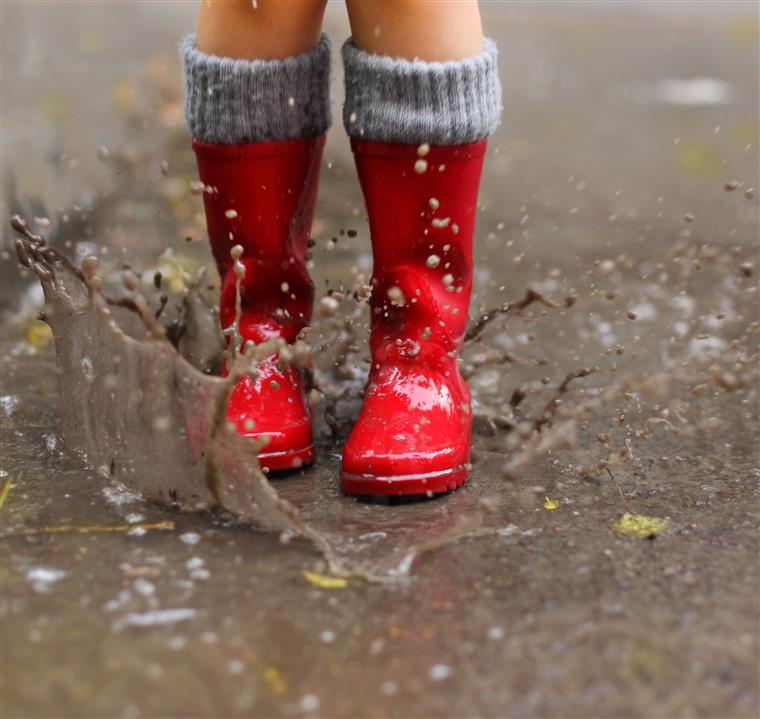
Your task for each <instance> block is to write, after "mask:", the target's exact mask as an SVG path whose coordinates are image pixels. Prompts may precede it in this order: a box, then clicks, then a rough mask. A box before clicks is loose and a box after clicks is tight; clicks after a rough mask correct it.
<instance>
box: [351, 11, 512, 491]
mask: <svg viewBox="0 0 760 719" xmlns="http://www.w3.org/2000/svg"><path fill="white" fill-rule="evenodd" d="M349 10H350V18H351V22H352V30H353V31H354V33H355V34H354V37H353V39H352V40H349V41H348V42H347V43H346V44H345V45H344V47H343V60H344V63H345V66H346V104H345V106H344V110H343V119H344V123H345V126H346V130H347V131H348V133H349V135H350V136H351V142H352V147H353V150H354V155H355V158H356V165H357V169H358V172H359V179H360V181H361V185H362V191H363V193H364V199H365V203H366V206H367V213H368V215H369V224H370V231H371V235H372V252H373V259H374V269H373V277H372V298H371V307H372V330H371V334H370V351H371V355H372V365H371V369H370V377H369V382H368V385H367V391H366V393H365V400H364V406H363V408H362V411H361V413H360V415H359V418H358V420H357V422H356V425H355V426H354V429H353V431H352V432H351V435H350V437H349V439H348V442H347V443H346V446H345V449H344V452H343V468H342V474H341V485H342V487H343V489H344V491H346V492H348V493H349V494H359V495H362V494H369V495H373V494H380V495H409V494H436V493H440V492H445V491H447V490H449V489H453V488H456V487H458V486H459V485H460V484H462V482H464V481H465V479H466V478H467V475H468V472H469V455H470V432H471V425H472V412H471V408H470V393H469V389H468V387H467V384H466V383H465V381H464V379H463V378H462V375H461V374H460V372H459V367H458V360H459V351H460V349H461V346H462V340H463V337H464V332H465V327H466V324H467V311H468V305H469V299H470V290H471V287H472V237H473V232H474V228H475V211H476V205H477V195H478V185H479V182H480V171H481V167H482V164H483V158H484V154H485V149H486V139H485V138H486V136H487V135H488V134H489V133H490V132H491V131H492V130H493V129H494V127H495V126H496V124H497V122H498V120H499V113H500V97H501V91H500V85H499V79H498V71H497V64H496V59H497V58H496V46H495V45H494V43H493V42H491V41H489V40H484V39H483V37H482V34H481V30H480V19H479V16H478V11H477V5H476V4H475V3H474V2H470V1H468V2H455V1H450V0H442V1H440V2H436V1H435V0H426V1H424V2H388V3H385V2H374V1H368V0H355V1H354V2H352V1H351V0H349ZM383 53H384V54H383ZM415 58H422V59H415Z"/></svg>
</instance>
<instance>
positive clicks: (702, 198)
mask: <svg viewBox="0 0 760 719" xmlns="http://www.w3.org/2000/svg"><path fill="white" fill-rule="evenodd" d="M193 13H194V6H193V4H192V3H176V2H173V3H169V2H165V3H160V2H159V3H122V2H119V3H101V4H97V5H95V4H91V3H85V2H80V3H76V2H65V3H63V2H62V3H54V4H51V3H20V2H3V3H2V20H3V22H2V122H3V131H2V153H3V157H2V162H3V168H2V178H3V192H2V202H3V206H2V214H3V229H2V243H3V247H2V250H3V253H4V254H3V258H2V266H1V267H2V279H3V281H2V288H1V289H0V307H1V308H2V312H3V341H2V367H1V370H0V371H1V372H2V375H1V376H2V390H1V392H0V395H1V396H0V409H1V414H0V422H1V423H2V424H0V428H1V430H2V433H1V436H0V439H1V440H2V455H1V456H2V460H1V461H2V470H1V472H2V476H0V489H2V490H3V493H2V495H0V505H1V506H2V509H1V511H2V532H3V535H2V570H1V572H2V573H1V574H0V580H1V590H2V607H1V615H2V623H3V625H2V644H1V649H2V656H1V658H0V660H1V661H0V680H1V681H2V686H1V688H0V696H1V697H2V700H1V701H2V704H1V705H0V706H1V710H2V715H3V716H6V717H52V716H55V717H95V716H101V717H102V716H108V717H111V716H113V717H170V716H187V717H219V716H225V717H227V716H229V717H232V716H235V717H237V716H240V717H242V716H288V717H290V716H293V717H296V716H325V717H374V716H392V717H410V716H413V717H423V716H436V717H438V716H440V717H463V716H468V717H469V716H494V717H502V716H510V717H589V716H604V717H613V716H614V717H697V716H698V717H716V718H718V717H720V718H723V717H756V716H757V715H758V713H759V711H760V700H759V698H758V661H757V660H758V647H759V645H760V642H759V641H758V640H759V638H760V637H759V633H758V613H759V612H758V610H759V609H760V606H759V604H758V602H759V600H758V597H759V594H758V572H757V569H758V565H757V551H758V498H759V497H758V494H759V492H758V479H759V478H760V464H759V463H758V432H757V410H758V378H757V338H758V302H757V268H758V200H757V192H756V190H754V188H756V187H758V30H757V27H758V9H757V6H756V5H755V4H750V3H725V2H720V3H714V4H713V3H699V4H696V3H695V4H682V3H661V4H657V5H654V4H648V3H647V4H644V3H641V4H639V3H615V4H596V3H594V4H588V3H585V4H567V3H563V4H561V5H560V4H554V3H552V4H549V3H546V4H543V3H541V4H539V3H511V2H510V3H506V2H504V3H498V2H492V3H484V18H485V24H486V30H487V33H488V34H489V35H491V36H492V37H495V38H496V39H497V40H498V42H499V45H500V49H501V71H502V77H503V80H504V104H505V115H504V122H503V124H502V126H501V128H500V129H499V131H498V132H497V133H496V135H495V136H494V137H493V139H492V141H491V143H490V149H489V157H488V161H487V167H486V172H485V176H484V181H483V187H482V192H481V211H480V214H479V217H478V230H477V237H476V254H477V259H478V270H477V274H476V292H475V297H474V300H473V307H472V315H473V317H476V316H477V315H478V314H479V313H480V312H481V311H483V310H485V309H487V308H490V307H493V306H496V305H498V304H501V303H502V302H504V301H508V300H517V299H519V298H521V297H522V296H523V295H524V293H525V291H526V289H527V288H528V287H531V288H534V289H536V290H538V291H540V292H542V293H544V294H545V295H546V296H547V297H549V298H551V299H552V301H553V302H554V303H555V304H557V305H558V306H557V307H547V306H543V305H532V306H531V307H529V308H527V309H526V310H525V312H523V313H522V314H521V315H520V316H517V317H513V318H510V320H509V322H508V323H507V324H506V325H505V324H504V323H502V324H499V323H498V322H495V323H494V324H493V326H492V327H491V328H489V329H488V331H487V332H486V333H485V334H484V335H483V337H482V341H481V342H479V343H473V344H472V345H471V346H469V347H468V350H467V355H466V357H467V367H468V369H469V370H470V371H472V372H473V375H472V379H471V385H472V388H473V393H474V398H475V406H476V410H477V413H478V417H479V419H478V424H477V433H476V438H475V447H474V450H475V460H476V461H475V466H474V471H473V477H472V480H471V481H470V482H469V483H468V485H466V486H465V488H464V489H462V490H461V491H458V492H456V493H454V494H452V495H450V496H448V497H446V498H442V499H438V500H435V501H431V502H421V503H407V504H398V505H377V504H365V503H361V502H357V501H356V500H353V499H350V498H346V497H342V496H341V495H340V493H339V491H338V488H337V484H336V482H337V472H338V467H339V462H340V446H341V442H342V441H344V440H345V437H346V435H347V433H348V431H349V429H350V426H351V422H352V419H353V417H354V416H355V411H356V407H355V406H353V405H351V404H347V405H346V406H345V407H341V408H340V412H339V417H338V419H339V425H338V429H339V433H340V437H339V438H338V441H337V442H333V441H332V439H331V437H330V432H329V430H328V427H327V425H326V423H325V421H324V417H323V410H324V406H323V405H324V403H321V404H318V405H317V417H318V424H317V432H318V437H319V446H320V458H319V461H318V463H317V464H316V466H315V467H314V468H312V469H309V470H307V471H305V472H303V474H302V475H300V476H296V477H293V478H290V479H287V480H282V481H278V482H277V483H276V487H277V489H278V490H279V491H280V492H281V493H282V494H283V496H285V497H287V498H288V499H290V500H291V501H292V502H293V503H294V504H296V505H297V506H298V507H299V508H300V509H301V510H302V512H303V513H304V515H305V516H306V517H307V519H308V520H309V521H310V522H311V523H312V524H313V525H314V526H316V527H318V528H320V529H322V530H323V531H325V532H326V533H329V535H330V536H331V537H332V538H333V539H337V540H339V541H341V542H342V543H343V544H344V545H345V547H346V551H347V552H353V553H355V554H356V555H357V556H361V557H363V558H364V559H366V560H367V561H369V562H370V563H371V564H374V565H376V566H378V567H386V568H387V566H388V565H389V558H391V559H393V558H397V557H400V556H403V555H404V553H405V551H406V550H408V548H409V547H410V546H412V545H415V544H417V545H419V544H420V543H424V542H425V540H427V539H429V538H431V537H436V536H440V535H441V534H444V535H445V534H446V533H449V534H450V535H451V536H455V537H458V538H457V539H456V540H455V541H451V542H448V543H446V544H444V545H443V546H441V547H438V548H433V549H431V550H430V551H429V552H427V553H425V554H423V555H422V556H420V558H419V559H418V561H417V562H416V563H415V565H414V568H413V570H412V572H411V575H410V577H409V578H408V579H406V580H403V581H398V582H393V583H388V584H378V585H376V584H367V583H364V582H361V581H358V580H349V581H348V583H347V584H345V585H344V583H340V582H339V583H338V584H337V585H335V584H334V583H333V584H330V583H329V582H328V583H327V584H325V582H324V580H322V579H320V578H319V573H320V571H322V569H321V567H320V564H319V562H320V558H319V556H318V555H317V554H316V552H315V551H314V549H313V548H312V547H311V546H310V545H308V544H307V543H305V542H302V541H299V540H293V541H291V542H290V543H288V544H283V543H281V542H280V541H279V540H278V537H277V536H275V535H271V534H267V533H265V532H261V531H256V530H253V529H250V528H246V527H240V526H233V525H231V524H230V523H228V522H225V521H223V520H221V519H219V518H218V517H214V516H191V515H181V514H177V513H171V512H168V511H166V510H163V509H161V508H159V507H156V506H153V505H151V504H149V503H146V502H144V501H142V500H141V499H140V497H139V496H136V495H135V494H134V493H131V492H129V491H128V490H127V489H125V488H123V487H115V486H112V485H109V484H104V482H103V480H102V479H101V478H100V477H98V476H97V475H96V474H95V473H94V472H91V471H89V470H87V469H85V468H84V467H83V465H82V463H81V462H80V461H79V460H78V459H77V458H76V457H75V456H73V455H72V454H71V453H70V452H68V451H67V450H66V448H65V447H63V446H62V445H61V442H60V440H59V439H58V437H57V434H56V422H57V414H58V407H57V391H56V384H55V357H54V353H53V351H52V345H51V343H50V342H49V337H48V336H47V334H46V333H45V331H44V328H43V327H41V326H40V325H39V324H38V323H36V322H35V321H34V319H33V314H34V312H35V311H36V310H37V309H39V307H40V294H39V290H38V289H37V288H36V287H35V285H34V283H33V282H32V281H31V279H30V278H29V277H28V276H22V275H20V274H19V273H18V272H17V270H16V269H15V262H14V260H13V259H12V257H11V252H10V250H11V248H12V237H11V234H10V230H9V229H8V221H7V220H8V217H9V215H10V214H11V213H12V212H15V211H23V212H24V213H25V215H26V216H27V217H28V218H30V220H31V219H32V218H33V217H35V216H37V217H42V216H49V217H51V218H54V217H56V216H57V217H60V216H61V214H62V213H67V214H69V215H70V216H71V218H72V219H71V222H70V224H68V225H67V226H66V227H63V228H62V229H61V231H60V233H59V236H58V237H57V241H58V242H59V243H60V244H61V246H62V247H64V248H65V249H67V250H69V251H71V252H72V253H73V254H76V253H81V252H92V251H96V252H99V253H100V254H101V256H102V257H103V262H104V263H108V262H113V263H114V265H116V263H117V262H118V260H119V258H120V256H121V255H120V253H123V254H124V255H126V256H128V257H129V258H130V259H131V260H132V261H133V262H135V263H137V264H138V265H139V264H140V263H142V265H143V266H144V267H145V268H152V267H155V266H156V265H158V266H161V267H163V268H164V270H165V274H166V275H167V276H170V275H171V272H170V270H169V269H168V268H169V267H170V266H171V263H170V262H169V261H168V260H166V258H164V259H159V257H158V256H159V254H160V253H161V252H162V251H163V250H164V249H165V248H166V247H170V248H171V249H172V250H173V252H174V256H175V257H176V258H177V261H178V262H179V263H180V264H184V265H185V266H188V267H190V266H194V265H196V264H198V263H208V261H209V258H208V251H207V248H206V245H205V243H204V242H203V226H202V215H201V213H200V206H199V205H198V203H197V198H194V197H193V196H192V195H190V193H189V192H188V187H189V182H190V180H192V178H193V172H194V170H193V167H192V158H191V156H190V153H189V151H188V147H187V141H186V137H185V135H184V131H183V129H182V119H181V106H180V99H181V98H180V86H179V76H178V68H177V63H176V59H175V53H174V44H175V43H176V41H177V39H178V37H179V36H180V35H181V34H182V33H183V32H185V31H187V30H188V29H189V28H191V26H192V16H193ZM328 29H329V30H330V32H332V33H333V36H334V38H335V39H336V40H340V39H341V38H342V37H344V36H345V35H346V34H347V29H346V23H345V19H344V18H343V10H342V7H341V5H340V4H335V5H332V4H331V6H330V9H329V11H328ZM336 44H337V43H336ZM339 72H340V71H339V67H338V65H337V64H336V110H337V103H338V102H339V100H340V97H341V91H340V74H339ZM336 117H339V114H338V113H337V111H336ZM101 145H104V146H107V147H108V148H110V154H111V158H112V160H111V161H109V162H103V161H102V160H99V159H98V156H97V155H98V153H97V149H98V147H99V146H101ZM100 155H101V158H102V157H103V156H104V153H103V152H101V153H100ZM162 160H167V161H168V162H169V164H170V168H171V171H170V174H169V177H163V176H162V174H161V172H160V165H161V162H162ZM74 205H79V206H81V207H82V208H85V210H86V211H85V212H80V211H79V210H77V209H75V208H74ZM59 207H60V208H62V209H60V210H59V209H57V208H59ZM83 214H84V215H85V218H84V219H80V217H81V215H83ZM43 224H44V223H43ZM341 229H344V230H347V229H356V230H357V232H358V235H357V237H356V238H351V239H349V238H348V237H347V236H343V235H340V234H339V231H340V230H341ZM186 235H189V236H191V237H192V238H193V241H192V242H190V243H187V242H186V241H185V240H184V239H183V238H184V237H185V236H186ZM314 236H315V238H316V239H317V240H318V244H317V249H318V251H317V253H316V257H315V261H316V267H315V270H314V272H315V277H316V281H317V287H318V288H319V289H320V290H321V289H323V288H325V287H326V283H328V282H329V285H330V286H333V287H334V286H336V285H338V284H340V283H343V284H345V285H346V286H348V287H350V286H351V283H352V278H354V277H355V275H356V273H357V272H362V271H367V270H368V269H369V268H370V256H369V236H368V230H367V224H366V219H365V217H364V215H363V210H362V205H361V197H360V194H359V191H358V187H357V185H356V181H355V175H354V171H353V168H352V166H351V161H350V156H349V152H348V150H347V146H346V139H345V135H344V133H343V131H342V129H341V128H340V127H339V123H337V122H336V127H335V128H334V129H333V132H332V134H331V137H330V140H329V144H328V149H327V153H326V158H325V167H324V171H323V182H322V186H321V189H320V200H319V208H318V212H317V221H316V223H315V227H314ZM332 236H337V237H339V242H338V245H337V247H336V249H335V250H334V251H332V252H329V253H328V252H327V250H326V249H325V244H326V241H327V240H329V238H330V237H332ZM566 298H571V299H570V300H566ZM329 331H330V330H329V327H328V326H327V324H325V325H324V326H320V325H318V327H317V333H320V332H323V333H325V334H328V333H329ZM504 353H509V354H510V356H512V357H513V361H502V360H503V358H504ZM499 358H501V359H499ZM329 359H330V358H318V364H319V366H320V368H321V370H322V372H323V373H324V375H325V377H328V378H329V377H330V370H331V367H330V361H328V360H329ZM585 367H588V368H593V369H595V370H596V371H595V372H593V373H592V374H590V375H588V376H587V377H583V378H580V379H577V380H574V381H573V382H572V383H571V384H570V386H569V391H568V392H567V393H566V394H564V395H563V396H562V398H561V400H562V401H561V404H560V405H559V406H558V411H557V425H562V423H566V424H565V425H563V426H566V427H568V433H570V429H572V433H573V435H574V436H573V437H572V438H571V439H568V438H565V440H566V441H562V442H558V443H557V444H556V445H554V446H553V447H544V448H543V449H541V450H540V451H537V452H536V453H535V456H533V457H531V456H530V455H531V454H532V453H530V452H529V453H528V454H525V449H526V444H529V443H530V439H529V438H528V437H527V436H526V435H525V433H524V432H523V428H524V425H525V424H527V423H529V422H530V420H531V419H532V418H534V417H536V416H538V414H539V413H540V411H541V409H542V408H543V407H544V406H545V404H546V402H547V401H548V399H549V398H550V397H551V396H553V394H552V393H556V392H557V390H558V387H560V385H561V382H562V380H563V378H564V377H565V376H566V375H567V374H568V373H569V372H572V371H574V370H577V369H579V368H585ZM332 380H333V381H334V382H336V383H337V382H338V380H337V379H336V378H332ZM523 396H524V399H523V400H522V401H521V402H518V401H517V399H519V398H520V397H523ZM516 458H524V459H525V460H526V461H524V462H523V461H520V462H517V459H516ZM528 460H529V461H528ZM510 462H511V463H512V464H511V466H510V467H507V466H506V465H509V463H510ZM484 501H485V502H487V503H488V505H489V506H490V507H491V511H490V513H489V514H488V515H487V516H486V518H485V519H484V524H483V527H482V530H483V531H481V532H470V533H469V534H468V533H467V532H464V530H461V531H460V529H459V528H460V527H461V525H462V521H463V518H468V517H472V516H473V515H475V514H476V513H477V512H479V511H480V508H481V507H482V505H483V502H484ZM157 524H158V525H159V528H156V527H155V525H157ZM82 527H89V528H96V529H98V530H101V531H88V532H83V531H77V530H76V528H82ZM160 527H163V528H160ZM104 528H111V529H112V530H114V531H110V532H105V531H102V530H103V529H104ZM51 529H52V530H55V531H50V530H51ZM125 529H126V530H128V531H125ZM23 532H26V534H24V533H23ZM459 535H463V536H459ZM305 570H306V572H316V573H317V575H318V576H317V578H315V577H314V576H313V575H308V574H306V575H305V574H304V571H305ZM309 577H311V579H309ZM320 584H321V585H322V586H318V585H320Z"/></svg>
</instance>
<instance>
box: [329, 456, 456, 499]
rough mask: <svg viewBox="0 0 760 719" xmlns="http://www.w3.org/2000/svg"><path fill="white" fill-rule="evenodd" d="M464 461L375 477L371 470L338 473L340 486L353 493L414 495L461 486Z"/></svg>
mask: <svg viewBox="0 0 760 719" xmlns="http://www.w3.org/2000/svg"><path fill="white" fill-rule="evenodd" d="M469 474H470V472H469V467H468V465H466V464H463V465H460V466H459V467H453V468H452V469H444V470H441V471H438V472H430V473H428V474H402V475H396V476H391V477H376V476H374V475H371V474H349V473H348V472H342V471H341V473H340V488H341V489H342V490H343V492H344V493H345V494H350V495H351V496H353V497H414V496H422V497H425V496H428V497H430V496H433V495H436V494H446V493H447V492H452V491H453V490H455V489H457V488H459V487H461V486H462V485H463V484H464V483H465V482H466V481H467V479H468V478H469Z"/></svg>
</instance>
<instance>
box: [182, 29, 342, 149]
mask: <svg viewBox="0 0 760 719" xmlns="http://www.w3.org/2000/svg"><path fill="white" fill-rule="evenodd" d="M330 47H331V46H330V39H329V38H328V37H327V35H324V34H323V35H322V38H321V40H320V41H319V43H318V44H317V45H316V46H314V47H313V48H312V49H311V50H308V51H307V52H304V53H302V54H300V55H295V56H293V57H287V58H284V59H282V60H234V59H232V58H226V57H216V56H214V55H207V54H206V53H203V52H201V51H200V50H198V48H196V47H195V35H188V36H187V37H186V38H185V39H184V40H183V41H182V43H181V44H180V48H179V49H180V56H181V57H182V64H183V67H184V73H185V86H186V96H185V121H186V123H187V127H188V129H189V130H190V132H191V133H192V135H193V137H195V138H196V139H197V140H201V141H202V142H210V143H217V144H224V145H238V144H243V143H249V142H268V141H271V140H295V139H307V138H311V137H316V136H317V135H321V134H322V133H323V132H325V130H327V128H328V127H329V126H330V121H331V115H330Z"/></svg>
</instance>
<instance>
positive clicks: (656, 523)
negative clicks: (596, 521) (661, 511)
mask: <svg viewBox="0 0 760 719" xmlns="http://www.w3.org/2000/svg"><path fill="white" fill-rule="evenodd" d="M615 529H616V530H617V531H618V532H620V534H625V535H628V536H631V537H641V538H642V539H647V538H649V537H657V536H658V535H661V534H666V533H667V532H668V531H669V530H670V522H669V521H668V520H667V519H658V518H657V517H646V516H644V515H643V514H631V513H630V512H626V513H625V514H624V515H623V516H622V517H621V518H620V519H619V520H618V521H617V522H615Z"/></svg>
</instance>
